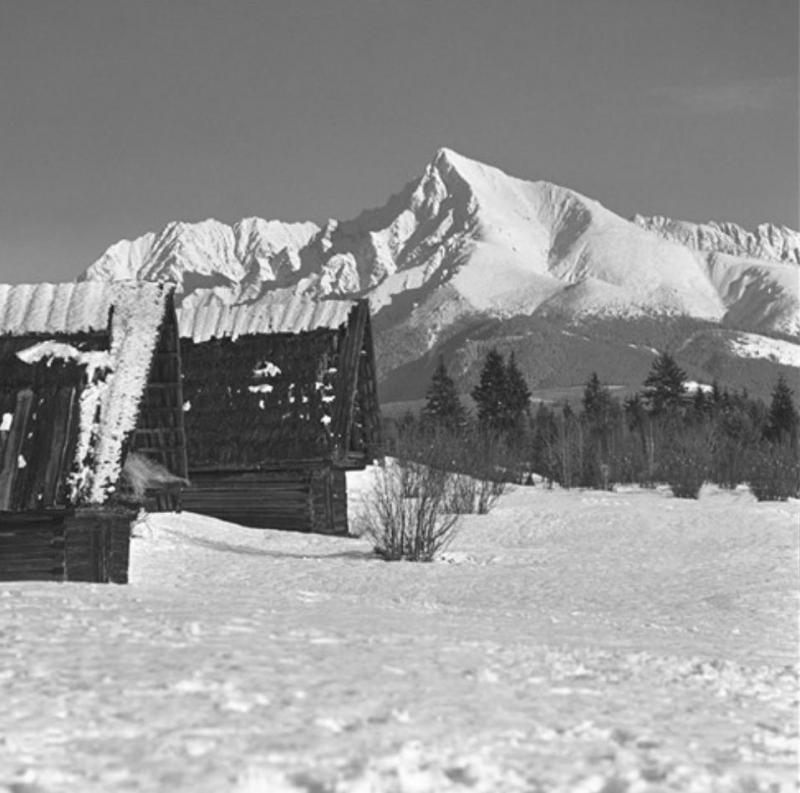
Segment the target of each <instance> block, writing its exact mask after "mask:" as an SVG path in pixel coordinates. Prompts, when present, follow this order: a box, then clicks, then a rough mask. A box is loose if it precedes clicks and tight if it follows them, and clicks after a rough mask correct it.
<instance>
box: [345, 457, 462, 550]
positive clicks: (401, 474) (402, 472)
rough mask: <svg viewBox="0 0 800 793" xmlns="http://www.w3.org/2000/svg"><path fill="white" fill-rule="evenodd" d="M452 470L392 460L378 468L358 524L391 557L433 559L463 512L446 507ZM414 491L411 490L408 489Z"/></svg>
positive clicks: (451, 535) (447, 541)
mask: <svg viewBox="0 0 800 793" xmlns="http://www.w3.org/2000/svg"><path fill="white" fill-rule="evenodd" d="M451 491H452V475H451V474H448V473H446V472H444V471H441V470H439V469H436V468H432V467H430V466H426V465H421V464H419V463H412V464H410V465H408V464H405V463H402V462H399V461H395V460H388V461H387V462H386V463H385V464H384V466H383V467H381V468H378V469H376V472H375V481H374V482H373V487H372V489H371V491H370V492H369V493H368V494H367V495H366V497H365V499H364V502H363V505H362V511H361V515H360V516H359V524H360V528H361V531H362V532H363V533H364V534H366V535H367V536H368V537H370V539H372V541H373V542H374V543H375V553H377V554H378V555H379V556H381V557H382V558H383V559H386V560H387V561H397V560H400V559H406V560H409V561H422V562H429V561H431V560H432V559H433V558H434V557H435V556H436V554H437V553H438V552H439V551H441V550H442V549H443V548H444V547H445V546H446V545H447V544H448V543H449V542H450V541H451V540H452V538H453V536H454V534H455V530H456V527H457V523H458V520H459V515H458V514H457V513H452V512H448V510H447V502H448V496H449V494H450V492H451ZM408 494H413V495H408Z"/></svg>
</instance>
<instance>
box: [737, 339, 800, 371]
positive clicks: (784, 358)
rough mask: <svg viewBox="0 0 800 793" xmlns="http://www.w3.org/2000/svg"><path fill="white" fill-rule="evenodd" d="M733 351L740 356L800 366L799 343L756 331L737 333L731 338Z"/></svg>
mask: <svg viewBox="0 0 800 793" xmlns="http://www.w3.org/2000/svg"><path fill="white" fill-rule="evenodd" d="M730 346H731V348H732V350H733V352H734V353H735V354H736V355H738V356H739V357H741V358H766V359H768V360H770V361H774V362H775V363H781V364H783V365H784V366H796V367H798V368H800V344H796V343H794V342H791V341H787V340H786V339H773V338H771V337H770V336H759V335H758V334H757V333H738V334H737V335H736V337H735V338H733V339H731V341H730Z"/></svg>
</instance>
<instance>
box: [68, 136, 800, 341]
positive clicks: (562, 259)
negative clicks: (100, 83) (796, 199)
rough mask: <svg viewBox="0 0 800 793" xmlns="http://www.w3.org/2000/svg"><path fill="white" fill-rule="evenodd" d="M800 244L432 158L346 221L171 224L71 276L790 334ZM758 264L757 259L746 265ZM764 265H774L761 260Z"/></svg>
mask: <svg viewBox="0 0 800 793" xmlns="http://www.w3.org/2000/svg"><path fill="white" fill-rule="evenodd" d="M712 231H713V232H714V233H712ZM799 236H800V235H798V234H797V233H796V232H792V231H791V230H789V229H776V227H773V226H767V225H765V226H762V227H759V230H758V231H757V232H755V233H754V234H749V233H748V232H745V231H744V230H742V229H739V228H738V227H735V226H733V225H732V224H718V225H717V224H710V225H707V226H694V225H693V224H685V223H678V222H674V221H665V220H664V219H650V220H647V219H644V218H641V217H637V219H636V222H631V221H628V220H625V219H624V218H621V217H619V216H618V215H615V214H614V213H612V212H610V211H609V210H607V209H605V208H604V207H603V206H602V205H600V204H599V203H597V202H596V201H593V200H591V199H589V198H586V197H585V196H582V195H580V194H579V193H576V192H574V191H572V190H569V189H566V188H563V187H559V186H557V185H554V184H550V183H548V182H527V181H524V180H521V179H516V178H514V177H511V176H509V175H507V174H505V173H503V172H502V171H500V170H499V169H497V168H494V167H491V166H488V165H484V164H482V163H479V162H476V161H474V160H470V159H468V158H466V157H463V156H461V155H459V154H456V153H455V152H453V151H451V150H449V149H442V150H440V151H439V152H438V153H437V154H436V156H435V158H434V159H433V161H432V162H431V163H430V164H429V165H428V166H427V167H426V169H425V171H424V173H423V175H422V177H421V178H420V179H418V180H417V181H415V182H411V183H409V184H408V185H406V187H405V188H403V190H402V191H401V192H400V193H398V194H396V195H395V196H393V197H392V198H391V199H390V200H389V201H388V203H387V204H386V205H385V206H384V207H381V208H379V209H375V210H368V211H365V212H363V213H362V214H361V215H359V217H357V218H355V219H354V220H351V221H347V222H339V221H335V220H330V221H328V222H327V223H326V224H325V225H324V227H320V226H318V225H316V224H314V223H283V222H280V221H277V220H272V221H266V220H261V219H259V218H247V219H244V220H242V221H240V222H238V223H236V224H235V225H233V226H228V225H226V224H224V223H220V222H218V221H215V220H207V221H204V222H202V223H194V224H192V223H171V224H169V225H168V226H167V227H166V228H165V229H164V230H163V231H161V232H160V233H158V234H153V233H149V234H146V235H144V236H143V237H140V238H139V239H137V240H133V241H127V240H123V241H121V242H119V243H117V244H116V245H113V246H112V247H111V248H109V249H108V250H107V251H106V252H105V253H104V254H103V256H102V257H101V258H100V259H98V261H97V262H95V263H94V264H93V265H91V266H90V267H89V268H88V270H87V271H86V273H85V274H84V276H83V278H85V279H121V278H132V277H135V278H144V279H148V280H159V279H169V280H173V281H175V282H176V283H177V284H178V287H179V294H182V295H185V296H189V295H192V294H193V293H196V292H197V293H200V294H204V293H207V292H209V290H210V291H211V292H212V293H213V295H214V299H215V302H226V303H229V304H241V303H244V304H252V305H253V309H254V310H255V311H257V310H258V308H257V306H256V304H257V303H258V301H259V300H261V299H262V298H263V297H264V296H265V295H267V294H268V293H269V292H271V291H273V290H275V289H281V290H288V291H287V294H291V295H304V296H307V297H310V298H313V299H326V298H352V297H361V296H367V297H369V299H370V301H371V303H372V306H373V308H374V310H375V311H376V312H379V314H378V323H379V326H380V325H381V324H383V325H384V326H385V325H387V324H388V325H392V324H394V325H396V324H398V323H404V322H412V324H414V323H417V324H419V322H420V321H421V317H422V315H421V314H420V313H419V312H418V314H417V317H416V319H414V317H412V314H413V312H414V311H415V310H416V309H418V308H419V307H421V306H423V305H425V304H426V303H427V302H428V301H431V300H433V301H434V304H435V305H436V306H438V307H441V303H442V301H441V299H439V297H437V296H438V295H439V293H440V292H441V290H442V289H443V288H444V287H445V286H447V287H448V289H447V290H446V294H447V295H449V296H450V297H451V298H452V299H453V301H454V305H453V310H452V311H450V312H446V313H448V314H449V321H451V322H452V321H457V320H458V319H459V318H460V317H464V316H471V315H476V316H477V315H479V316H490V317H499V318H503V317H510V316H514V315H518V314H526V315H532V314H534V313H535V312H537V310H540V309H541V310H553V309H555V310H558V311H559V312H560V313H561V314H562V315H563V314H566V315H567V316H573V317H577V316H583V315H587V314H588V315H592V314H601V315H603V314H605V315H608V314H613V315H622V316H631V315H637V314H653V313H654V314H667V315H674V314H684V315H688V316H692V317H696V318H702V319H707V320H712V321H722V320H724V319H727V320H729V321H731V322H739V323H744V324H745V325H746V327H743V329H744V330H755V331H762V332H763V331H771V330H781V331H784V332H797V331H798V330H800V328H798V319H797V318H798V314H799V313H800V311H798V300H797V283H796V281H797V279H796V278H795V277H794V276H795V275H796V272H797V271H796V270H795V269H793V268H796V262H797V261H798V260H800V256H798V255H797V251H798V247H797V238H798V237H799ZM715 246H716V247H715ZM720 250H721V251H722V252H719V251H720ZM743 253H746V254H747V257H748V258H746V259H743V258H741V257H742V255H743ZM762 255H763V256H765V257H767V258H768V259H769V261H761V260H759V261H754V259H753V257H755V256H762ZM776 257H777V258H779V259H780V260H781V261H783V262H787V264H783V265H775V264H774V263H773V262H774V260H775V258H776ZM789 262H791V263H792V264H791V265H790V264H788V263H789ZM787 268H788V269H787ZM199 297H200V295H199V294H198V299H196V300H195V301H194V302H198V300H199ZM200 302H202V301H200ZM423 313H424V312H423ZM439 313H441V312H439ZM425 334H426V335H427V338H428V343H429V345H433V344H435V342H436V340H437V338H438V337H439V332H438V331H435V330H434V329H433V327H432V326H427V327H426V328H425Z"/></svg>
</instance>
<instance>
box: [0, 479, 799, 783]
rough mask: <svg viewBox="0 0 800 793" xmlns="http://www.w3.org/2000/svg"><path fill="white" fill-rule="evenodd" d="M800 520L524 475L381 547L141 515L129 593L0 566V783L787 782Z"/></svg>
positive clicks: (776, 511)
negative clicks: (401, 555) (427, 549)
mask: <svg viewBox="0 0 800 793" xmlns="http://www.w3.org/2000/svg"><path fill="white" fill-rule="evenodd" d="M351 484H352V485H353V493H352V496H353V497H352V501H353V502H357V499H358V494H359V492H360V488H362V487H363V484H364V475H357V476H355V477H354V478H353V481H352V482H351ZM356 506H357V504H356V503H353V507H354V508H355V507H356ZM798 518H800V502H798V501H790V502H788V503H784V504H780V503H772V504H758V503H756V502H755V500H754V499H753V498H752V496H750V495H749V494H748V493H747V492H746V491H737V492H735V493H727V492H721V491H718V490H714V489H707V490H704V492H703V493H702V495H701V499H700V500H699V501H697V502H694V501H681V500H678V499H674V498H672V497H671V496H670V495H669V494H668V493H666V492H664V491H660V490H658V491H639V490H634V489H631V490H621V491H619V492H615V493H601V492H593V491H571V492H566V491H559V490H553V491H547V490H544V489H542V488H538V487H537V488H517V489H515V490H513V491H512V492H510V493H508V494H507V495H506V496H504V497H503V498H502V499H501V500H500V502H499V503H498V505H497V506H496V507H495V509H494V511H493V512H492V513H491V514H490V515H488V516H469V517H467V518H466V519H465V520H464V523H463V528H462V531H461V533H460V534H459V536H458V538H457V539H456V541H455V542H454V543H453V545H452V546H451V547H450V549H449V550H448V551H447V552H446V553H445V555H444V558H443V559H442V560H440V561H437V562H434V563H432V564H413V563H393V564H387V563H384V562H382V561H379V560H377V559H375V558H373V556H372V555H371V553H370V551H371V549H370V545H369V543H368V542H367V541H366V540H361V539H347V538H332V537H322V536H313V535H302V534H292V533H281V532H265V531H259V530H252V529H245V528H241V527H238V526H234V525H231V524H226V523H222V522H219V521H216V520H213V519H209V518H202V517H199V516H196V515H192V514H188V513H186V514H181V515H174V514H172V515H169V514H168V515H158V516H150V517H149V518H148V520H147V521H146V523H144V524H140V525H139V526H138V527H137V529H136V534H137V536H136V537H135V538H134V539H133V540H132V561H131V584H130V585H129V586H127V587H118V586H113V585H81V584H61V585H58V584H43V583H35V582H20V583H6V584H0V635H1V636H2V641H1V642H0V791H2V793H7V791H13V793H57V792H60V791H65V792H66V791H69V792H70V793H74V792H76V791H80V792H81V793H94V792H95V791H97V792H100V791H102V792H103V793H108V791H193V792H194V791H196V792H197V793H206V792H207V793H226V792H227V791H230V793H286V792H287V791H295V792H297V791H305V792H306V793H344V792H347V793H377V792H379V791H380V792H384V791H386V792H387V793H388V792H389V791H403V792H404V793H425V792H426V791H427V792H430V793H438V792H439V791H445V792H446V791H491V792H492V793H494V792H495V791H497V793H506V792H513V791H576V792H578V793H591V792H592V791H596V792H598V793H599V792H600V791H603V793H623V792H624V791H630V792H631V793H634V792H635V791H667V790H680V791H708V790H713V791H758V790H764V791H766V790H770V791H777V790H780V791H783V790H787V791H788V790H795V789H796V779H797V759H798V754H797V752H798V742H797V701H796V700H797V683H798V675H797V671H798V669H797V660H798V658H797V638H798V635H797V627H798V623H797V615H798V602H797V589H798V573H797V563H798Z"/></svg>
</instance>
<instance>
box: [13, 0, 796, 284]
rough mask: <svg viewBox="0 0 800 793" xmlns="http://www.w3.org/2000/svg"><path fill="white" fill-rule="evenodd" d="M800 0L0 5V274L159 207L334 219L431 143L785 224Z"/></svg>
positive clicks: (650, 203)
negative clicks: (799, 2) (799, 0)
mask: <svg viewBox="0 0 800 793" xmlns="http://www.w3.org/2000/svg"><path fill="white" fill-rule="evenodd" d="M798 5H799V4H798V2H797V0H757V1H756V0H281V1H280V2H277V1H273V0H213V1H212V0H70V1H69V2H65V1H64V0H0V276H2V280H4V281H10V282H25V281H40V280H54V281H57V280H71V279H73V278H75V277H77V275H78V274H79V273H80V272H81V271H82V270H84V269H85V268H86V267H87V266H88V265H89V264H91V263H92V262H93V261H94V260H95V259H97V258H98V257H99V256H100V255H101V254H102V253H103V251H104V250H105V249H106V248H107V247H108V246H109V245H111V244H113V243H114V242H116V241H117V240H119V239H122V238H128V239H130V238H134V237H137V236H139V235H141V234H144V233H146V232H148V231H158V230H160V229H161V228H163V226H164V225H166V223H168V222H170V221H175V220H187V221H197V220H203V219H205V218H208V217H214V218H216V219H218V220H222V221H224V222H227V223H233V222H234V221H236V220H238V219H240V218H242V217H248V216H254V215H255V216H260V217H264V218H268V219H270V218H278V219H281V220H286V221H300V220H314V221H317V222H324V221H325V220H326V219H327V218H329V217H333V218H338V219H340V220H347V219H350V218H352V217H355V216H356V215H358V214H359V212H361V211H362V210H364V209H367V208H372V207H378V206H381V205H383V204H384V203H385V202H386V200H387V199H388V198H389V197H390V195H392V194H393V193H396V192H398V191H399V190H401V189H402V187H403V186H404V185H405V184H406V183H407V182H409V181H411V180H413V179H415V178H417V177H419V176H420V175H421V174H422V172H423V171H424V169H425V166H426V164H427V163H428V162H429V161H430V160H431V159H432V158H433V156H434V154H435V152H436V150H437V149H439V148H440V147H443V146H447V147H449V148H452V149H455V150H456V151H458V152H459V153H460V154H463V155H465V156H467V157H471V158H473V159H477V160H481V161H483V162H487V163H490V164H492V165H496V166H498V167H500V168H502V169H503V170H505V171H507V172H508V173H511V174H513V175H514V176H518V177H520V178H524V179H531V180H536V179H546V180H549V181H552V182H556V183H557V184H561V185H564V186H567V187H571V188H573V189H575V190H578V191H579V192H581V193H583V194H584V195H587V196H590V197H591V198H595V199H597V200H599V201H600V202H601V203H603V204H604V205H605V206H607V207H608V208H609V209H612V210H613V211H615V212H617V213H619V214H621V215H623V216H626V217H630V216H631V215H633V214H634V213H635V212H639V213H642V214H646V215H647V214H659V215H667V216H671V217H678V218H684V219H690V220H695V221H704V220H711V219H715V220H730V221H735V222H738V223H741V224H742V225H744V226H746V227H753V226H755V225H756V224H758V223H760V222H763V221H771V222H774V223H778V224H784V225H788V226H790V227H792V228H797V227H798V225H800V223H799V222H798V38H799V36H798V13H799V11H798Z"/></svg>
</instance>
